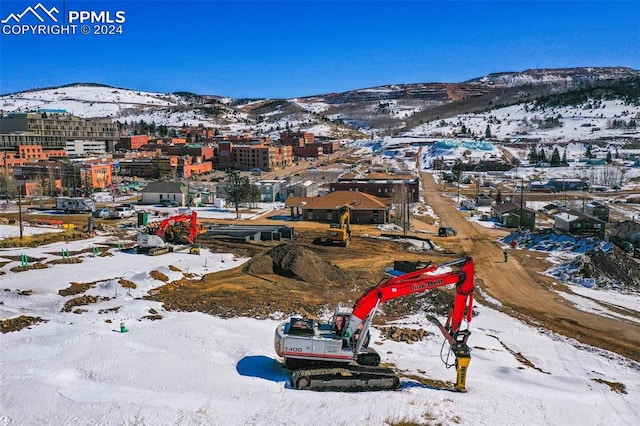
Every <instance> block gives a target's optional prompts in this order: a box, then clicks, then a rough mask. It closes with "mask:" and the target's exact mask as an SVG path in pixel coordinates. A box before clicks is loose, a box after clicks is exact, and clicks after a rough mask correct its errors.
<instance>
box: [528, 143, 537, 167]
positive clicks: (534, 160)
mask: <svg viewBox="0 0 640 426" xmlns="http://www.w3.org/2000/svg"><path fill="white" fill-rule="evenodd" d="M537 162H538V153H537V152H536V147H535V146H532V147H531V151H529V163H530V164H536V163H537Z"/></svg>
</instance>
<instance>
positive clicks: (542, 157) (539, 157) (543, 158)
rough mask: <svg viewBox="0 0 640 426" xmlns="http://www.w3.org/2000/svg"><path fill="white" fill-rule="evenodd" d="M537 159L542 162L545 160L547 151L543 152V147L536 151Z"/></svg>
mask: <svg viewBox="0 0 640 426" xmlns="http://www.w3.org/2000/svg"><path fill="white" fill-rule="evenodd" d="M538 160H539V161H541V162H543V163H546V162H547V153H546V152H544V148H540V152H539V153H538Z"/></svg>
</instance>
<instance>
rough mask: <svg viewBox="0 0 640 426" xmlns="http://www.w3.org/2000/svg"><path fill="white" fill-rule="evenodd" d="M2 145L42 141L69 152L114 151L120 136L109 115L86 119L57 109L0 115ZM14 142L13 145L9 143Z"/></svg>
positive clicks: (85, 153)
mask: <svg viewBox="0 0 640 426" xmlns="http://www.w3.org/2000/svg"><path fill="white" fill-rule="evenodd" d="M0 135H2V136H1V137H0V140H1V141H2V146H3V149H4V150H6V149H7V148H12V149H13V150H15V146H17V145H20V144H29V145H41V146H42V147H43V150H50V149H54V150H63V149H64V150H66V151H67V153H68V155H69V156H82V155H87V154H89V155H93V154H104V153H106V152H113V151H114V149H115V146H116V144H117V143H118V142H119V140H120V137H119V134H118V126H117V124H116V123H114V122H113V121H111V120H108V119H90V120H89V119H83V118H80V117H76V116H74V115H71V114H69V113H67V112H65V111H60V110H55V111H47V110H42V111H40V112H37V113H35V112H30V113H23V114H10V115H7V116H5V117H0ZM11 144H13V146H10V145H11Z"/></svg>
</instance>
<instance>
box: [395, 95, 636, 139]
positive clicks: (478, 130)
mask: <svg viewBox="0 0 640 426" xmlns="http://www.w3.org/2000/svg"><path fill="white" fill-rule="evenodd" d="M636 123H637V124H636ZM406 135H407V136H423V137H432V138H435V137H441V138H449V137H461V138H468V139H473V138H476V139H485V138H489V139H496V140H502V141H513V142H519V141H534V142H559V141H562V142H571V141H585V140H594V139H601V138H602V139H611V138H618V139H619V140H624V139H631V138H639V137H640V105H629V104H625V103H624V102H622V101H601V102H595V101H591V102H587V103H585V104H582V105H577V106H565V107H558V108H536V106H535V104H534V103H525V104H519V105H513V106H509V107H504V108H498V109H493V110H490V111H488V112H485V113H477V114H460V115H457V116H455V117H451V118H447V119H442V120H436V121H433V122H430V123H427V124H423V125H420V126H417V127H416V128H414V129H412V130H411V131H409V132H407V133H406Z"/></svg>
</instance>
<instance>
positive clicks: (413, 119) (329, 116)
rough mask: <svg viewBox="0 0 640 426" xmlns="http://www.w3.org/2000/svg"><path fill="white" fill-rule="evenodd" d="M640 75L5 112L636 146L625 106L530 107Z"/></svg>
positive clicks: (72, 96)
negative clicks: (609, 140) (616, 141)
mask: <svg viewBox="0 0 640 426" xmlns="http://www.w3.org/2000/svg"><path fill="white" fill-rule="evenodd" d="M638 75H640V72H638V71H635V70H631V69H628V68H620V67H610V68H572V69H556V70H553V69H552V70H546V69H543V70H528V71H525V72H521V73H500V74H492V75H489V76H485V77H481V78H478V79H474V80H471V81H469V82H464V83H414V84H391V85H385V86H379V87H371V88H365V89H357V90H352V91H347V92H343V93H330V94H325V95H315V96H309V97H304V98H294V99H231V98H224V97H221V96H208V95H195V94H190V93H182V92H179V93H175V94H161V93H149V92H142V91H136V90H129V89H121V88H115V87H109V86H104V85H98V84H73V85H68V86H61V87H57V88H49V89H39V90H30V91H25V92H20V93H12V94H6V95H3V96H1V97H0V111H1V112H2V113H11V112H27V111H38V110H40V109H61V110H66V111H68V112H70V113H73V114H75V115H78V116H80V117H87V118H89V117H108V118H111V119H113V120H118V121H121V122H124V121H127V122H132V121H133V122H139V121H141V120H142V121H145V122H147V123H155V124H156V125H166V126H174V127H179V126H182V125H188V126H204V127H209V128H218V129H219V130H220V131H221V132H224V133H250V134H255V135H260V136H263V135H264V136H270V137H271V138H273V139H276V138H277V137H278V135H279V133H280V132H281V131H284V130H286V129H293V130H307V131H312V132H314V133H315V134H316V136H321V137H327V138H333V139H359V138H363V137H375V136H382V135H394V136H397V135H407V136H421V137H431V138H452V137H456V138H467V139H482V138H486V139H492V140H500V141H518V140H526V141H542V142H545V141H561V142H569V141H584V140H597V139H605V138H621V139H624V140H629V139H634V138H635V139H637V138H638V136H639V134H638V129H639V127H638V126H637V120H638V119H639V117H640V107H638V106H637V105H633V104H630V103H628V102H623V99H622V98H618V99H610V100H606V101H602V100H596V99H593V100H591V101H585V102H584V103H583V104H581V105H574V106H570V107H557V108H540V107H537V106H536V105H535V103H534V102H533V101H532V99H536V98H538V97H540V96H544V95H550V94H557V93H565V92H566V91H569V90H571V89H573V88H576V87H581V86H579V85H580V84H586V83H589V84H594V83H598V84H603V85H605V86H604V87H608V86H606V85H607V84H609V85H610V84H612V82H614V83H615V82H619V81H625V80H624V79H625V78H636V79H637V78H638ZM634 81H635V80H634ZM525 102H526V103H525ZM454 104H455V106H452V105H454ZM636 104H637V102H636ZM498 105H512V106H509V107H504V108H499V107H497V106H498ZM467 111H482V112H475V113H467Z"/></svg>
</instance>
